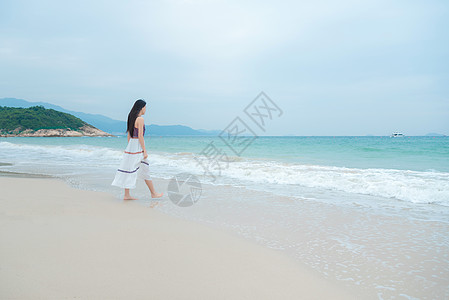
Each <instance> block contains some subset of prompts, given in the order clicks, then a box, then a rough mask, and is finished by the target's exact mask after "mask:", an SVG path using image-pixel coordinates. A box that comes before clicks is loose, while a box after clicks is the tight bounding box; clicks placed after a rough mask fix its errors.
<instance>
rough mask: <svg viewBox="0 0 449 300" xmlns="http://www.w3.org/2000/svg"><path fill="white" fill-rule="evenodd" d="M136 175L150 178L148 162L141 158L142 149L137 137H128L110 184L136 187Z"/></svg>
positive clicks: (145, 178)
mask: <svg viewBox="0 0 449 300" xmlns="http://www.w3.org/2000/svg"><path fill="white" fill-rule="evenodd" d="M137 177H139V178H142V179H144V180H151V176H150V164H149V163H148V160H147V159H144V158H143V150H142V147H141V146H140V143H139V139H129V143H128V146H127V147H126V149H125V153H124V155H123V158H122V162H121V163H120V167H119V168H118V170H117V172H116V173H115V178H114V181H113V182H112V184H111V185H115V186H118V187H121V188H124V189H134V188H136V182H137Z"/></svg>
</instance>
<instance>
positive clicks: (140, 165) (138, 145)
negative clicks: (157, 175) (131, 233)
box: [112, 99, 163, 200]
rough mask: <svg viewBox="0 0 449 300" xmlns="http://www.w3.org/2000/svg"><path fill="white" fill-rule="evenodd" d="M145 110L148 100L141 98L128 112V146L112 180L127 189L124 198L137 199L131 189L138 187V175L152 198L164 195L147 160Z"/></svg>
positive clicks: (114, 183)
mask: <svg viewBox="0 0 449 300" xmlns="http://www.w3.org/2000/svg"><path fill="white" fill-rule="evenodd" d="M145 111H146V102H145V101H143V100H141V99H139V100H137V101H136V102H135V103H134V105H133V107H132V109H131V111H130V113H129V114H128V124H127V132H128V146H127V147H126V149H125V154H124V156H123V159H122V162H121V163H120V168H119V169H118V170H117V172H116V174H115V178H114V181H113V182H112V185H115V186H118V187H121V188H124V189H125V196H124V198H123V200H136V198H133V197H131V195H130V193H129V190H130V189H134V188H136V181H137V178H138V177H139V178H142V179H144V180H145V183H146V184H147V186H148V188H149V189H150V192H151V198H160V197H162V195H163V194H162V193H161V194H159V193H156V191H155V189H154V186H153V181H152V180H151V176H150V167H149V162H148V160H147V157H148V153H147V150H146V148H145V140H144V138H143V136H144V134H145V124H144V120H143V117H142V116H143V115H144V114H145Z"/></svg>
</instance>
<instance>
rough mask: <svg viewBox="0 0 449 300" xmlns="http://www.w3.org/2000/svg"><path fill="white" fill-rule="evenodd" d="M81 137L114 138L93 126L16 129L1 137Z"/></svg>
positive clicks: (3, 133) (4, 133)
mask: <svg viewBox="0 0 449 300" xmlns="http://www.w3.org/2000/svg"><path fill="white" fill-rule="evenodd" d="M16 136H22V137H80V136H113V135H112V134H109V133H107V132H104V131H102V130H100V129H98V128H95V127H93V126H87V125H85V126H82V127H80V128H79V129H77V130H72V129H69V128H66V129H63V128H58V129H39V130H32V129H25V130H21V129H20V128H16V129H15V130H13V131H10V132H0V137H16Z"/></svg>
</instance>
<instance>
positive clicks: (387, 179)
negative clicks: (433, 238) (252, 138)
mask: <svg viewBox="0 0 449 300" xmlns="http://www.w3.org/2000/svg"><path fill="white" fill-rule="evenodd" d="M122 155H123V151H122V150H121V149H120V150H119V149H112V148H107V147H99V146H89V145H64V146H48V145H46V146H44V145H31V144H15V143H10V142H0V162H13V163H18V162H20V163H26V162H34V163H39V164H51V165H55V164H56V165H70V166H71V167H72V168H74V169H76V168H86V167H89V166H91V167H98V166H104V167H108V168H111V169H113V168H115V167H117V165H118V164H119V162H120V159H121V157H122ZM149 161H150V163H151V165H152V167H153V168H152V169H153V170H154V174H155V176H157V175H160V176H162V177H165V178H167V175H174V174H176V173H178V172H190V173H193V174H196V175H203V174H204V171H205V170H204V168H203V167H202V166H200V165H199V164H198V163H197V161H196V160H195V159H194V154H191V153H190V154H189V153H179V154H176V153H150V156H149ZM221 167H222V170H221V177H220V179H221V180H220V181H218V182H222V183H227V184H229V183H231V184H232V183H234V184H239V185H241V184H242V183H243V184H244V183H251V184H253V185H254V184H256V185H257V184H259V185H260V186H263V185H266V184H275V185H285V186H286V187H288V186H292V185H294V186H302V187H307V188H317V189H325V190H331V191H341V192H346V193H351V194H364V195H373V196H379V197H383V198H395V199H399V200H403V201H407V202H412V203H434V204H439V205H444V206H449V173H446V172H435V171H426V172H420V171H408V170H396V169H380V168H379V169H375V168H370V169H357V168H344V167H335V166H318V165H305V164H297V163H283V162H279V161H262V160H254V159H239V160H235V161H232V162H231V163H229V165H226V164H222V165H221ZM219 173H220V172H219V171H218V170H217V169H214V170H212V174H214V175H218V174H219Z"/></svg>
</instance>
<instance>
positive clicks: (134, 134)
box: [132, 126, 145, 138]
mask: <svg viewBox="0 0 449 300" xmlns="http://www.w3.org/2000/svg"><path fill="white" fill-rule="evenodd" d="M143 135H145V126H143ZM132 137H133V138H138V137H139V128H136V127H134V131H133V136H132Z"/></svg>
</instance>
